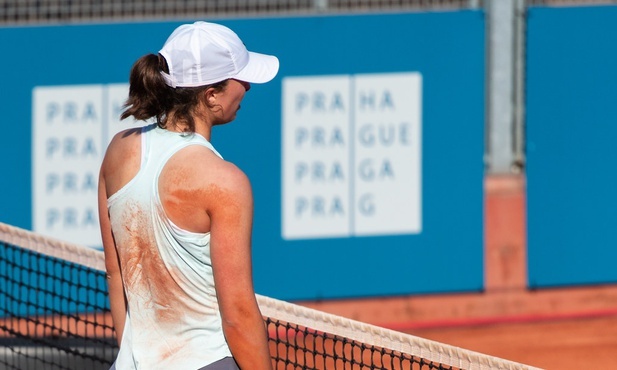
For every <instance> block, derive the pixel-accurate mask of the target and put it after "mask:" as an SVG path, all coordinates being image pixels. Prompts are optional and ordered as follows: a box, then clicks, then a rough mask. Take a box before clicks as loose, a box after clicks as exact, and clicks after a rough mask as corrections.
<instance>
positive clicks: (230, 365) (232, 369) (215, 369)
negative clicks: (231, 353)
mask: <svg viewBox="0 0 617 370" xmlns="http://www.w3.org/2000/svg"><path fill="white" fill-rule="evenodd" d="M109 370H116V363H115V362H114V364H113V365H111V368H110V369H109ZM199 370H240V368H239V367H238V365H237V364H236V361H235V360H234V359H233V358H231V357H225V358H223V359H221V360H218V361H216V362H213V363H211V364H210V365H206V366H204V367H202V368H201V369H199Z"/></svg>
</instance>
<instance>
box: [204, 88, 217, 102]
mask: <svg viewBox="0 0 617 370" xmlns="http://www.w3.org/2000/svg"><path fill="white" fill-rule="evenodd" d="M217 97H218V91H217V89H215V88H212V87H209V88H207V89H206V91H204V92H203V99H204V100H205V103H206V105H207V106H209V107H213V106H214V105H216V99H217Z"/></svg>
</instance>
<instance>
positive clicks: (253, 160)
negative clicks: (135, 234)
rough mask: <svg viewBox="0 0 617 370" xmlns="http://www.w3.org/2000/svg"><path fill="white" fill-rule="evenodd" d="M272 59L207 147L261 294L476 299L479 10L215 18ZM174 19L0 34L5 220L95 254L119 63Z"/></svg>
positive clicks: (159, 37) (479, 267) (0, 199)
mask: <svg viewBox="0 0 617 370" xmlns="http://www.w3.org/2000/svg"><path fill="white" fill-rule="evenodd" d="M219 22H220V23H222V24H225V25H227V26H229V27H230V28H232V29H233V30H234V31H236V33H238V34H239V36H240V37H241V38H242V40H243V41H244V42H245V44H246V45H247V47H248V48H249V50H251V49H253V50H256V51H260V52H264V53H271V54H274V55H277V56H278V57H279V59H280V62H281V68H280V72H279V75H278V76H277V77H276V79H275V80H273V81H272V82H270V83H268V84H264V85H254V86H253V87H252V89H251V91H250V92H249V93H248V94H247V96H246V97H245V100H244V101H243V104H242V110H241V111H240V112H239V114H238V118H237V119H236V120H235V121H234V122H232V123H231V124H228V125H225V126H223V127H217V128H215V130H214V132H213V136H212V141H213V144H214V146H215V147H216V148H217V150H218V151H219V152H220V153H221V154H222V155H223V156H224V157H225V158H226V159H227V160H230V161H232V162H234V163H236V164H237V165H238V166H239V167H240V168H242V169H243V170H244V171H245V172H246V173H247V174H248V176H249V177H250V178H251V182H252V184H253V191H254V197H255V220H254V232H253V249H254V252H253V259H254V266H255V267H254V275H255V285H256V290H257V291H258V292H259V293H262V294H266V295H270V296H273V297H277V298H281V299H287V300H300V299H311V300H312V299H322V298H323V299H329V298H346V297H367V296H387V295H399V294H421V293H437V292H458V291H479V290H481V289H482V287H483V238H482V234H483V197H482V195H483V193H482V189H483V152H484V136H483V131H484V18H483V13H482V12H480V11H461V12H443V13H438V12H434V13H409V14H407V13H405V14H382V15H355V16H324V17H305V18H304V17H297V18H272V19H234V20H219ZM179 24H180V23H178V22H161V23H131V24H95V25H76V26H52V27H17V28H3V29H0V45H2V47H3V48H4V49H5V50H10V51H11V52H10V55H11V59H10V60H9V59H8V58H4V59H2V60H0V68H1V69H2V70H3V71H4V72H5V78H4V81H3V86H4V87H3V88H2V89H1V90H0V104H1V105H2V108H3V112H4V113H5V122H6V123H7V124H10V125H11V126H10V127H9V129H8V130H7V134H6V135H4V136H3V137H2V138H0V155H1V156H2V158H4V160H3V161H2V162H0V173H2V178H3V180H2V181H1V182H0V221H2V222H6V223H9V224H13V225H16V226H19V227H23V228H26V229H32V230H34V231H36V232H40V233H42V234H45V235H50V236H52V237H56V238H60V239H64V240H68V241H70V242H74V243H79V244H84V245H89V246H92V247H97V246H100V241H99V235H98V220H97V215H96V183H97V182H96V181H97V176H98V166H99V164H100V161H101V160H102V155H103V154H104V150H105V147H106V145H107V143H108V142H109V140H110V139H111V137H112V136H113V134H114V133H115V132H117V131H119V130H121V129H123V128H127V127H130V126H134V125H140V123H138V122H120V121H119V120H118V115H119V113H120V111H121V109H122V104H123V102H124V99H125V98H126V94H127V91H128V85H127V82H128V74H129V70H130V68H131V65H132V63H133V62H134V61H135V60H136V59H137V58H139V57H140V56H142V55H144V54H146V53H156V52H157V51H158V50H159V49H160V47H161V46H162V44H163V42H164V41H165V39H166V38H167V36H168V35H169V34H170V33H171V31H172V30H173V29H174V28H175V27H177V26H178V25H179Z"/></svg>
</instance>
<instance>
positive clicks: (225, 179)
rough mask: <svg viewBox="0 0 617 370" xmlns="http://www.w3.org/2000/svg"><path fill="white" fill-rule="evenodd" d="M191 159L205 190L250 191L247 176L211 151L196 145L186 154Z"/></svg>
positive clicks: (187, 150)
mask: <svg viewBox="0 0 617 370" xmlns="http://www.w3.org/2000/svg"><path fill="white" fill-rule="evenodd" d="M184 154H185V155H186V157H187V159H188V158H190V159H191V161H190V163H191V164H192V166H193V171H194V174H195V175H196V179H197V180H198V181H199V182H200V186H201V187H202V188H204V189H208V188H212V189H215V188H216V189H219V190H226V191H230V192H243V191H250V188H251V185H250V182H249V179H248V177H247V176H246V174H245V173H244V172H243V171H242V170H241V169H240V168H239V167H238V166H236V165H235V164H233V163H231V162H229V161H226V160H224V159H222V158H221V157H219V156H217V155H216V154H215V153H214V152H212V151H211V150H210V149H208V148H206V147H203V146H200V145H195V146H191V147H188V148H186V151H185V153H184Z"/></svg>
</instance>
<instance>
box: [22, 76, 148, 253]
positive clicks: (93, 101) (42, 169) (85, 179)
mask: <svg viewBox="0 0 617 370" xmlns="http://www.w3.org/2000/svg"><path fill="white" fill-rule="evenodd" d="M127 95H128V85H127V84H114V85H73V86H45V87H41V86H39V87H35V88H34V89H33V92H32V105H33V114H32V117H33V118H32V119H33V122H32V162H33V163H32V189H33V192H32V197H33V199H32V219H33V220H32V225H33V230H34V231H35V232H37V233H41V234H44V235H47V236H50V237H53V238H57V239H60V240H64V241H68V242H72V243H77V244H82V245H88V246H100V245H101V237H100V231H99V224H98V206H97V187H98V173H99V167H100V164H101V162H102V160H103V156H104V154H105V149H106V148H107V145H108V143H109V141H110V140H111V138H112V137H113V135H114V134H115V133H116V132H118V131H120V130H122V129H126V128H128V127H131V126H134V125H136V124H137V123H136V122H134V121H129V122H123V123H122V124H118V122H119V121H120V120H119V115H120V112H121V109H122V104H123V103H124V101H125V100H126V97H127ZM141 124H143V123H141Z"/></svg>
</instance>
